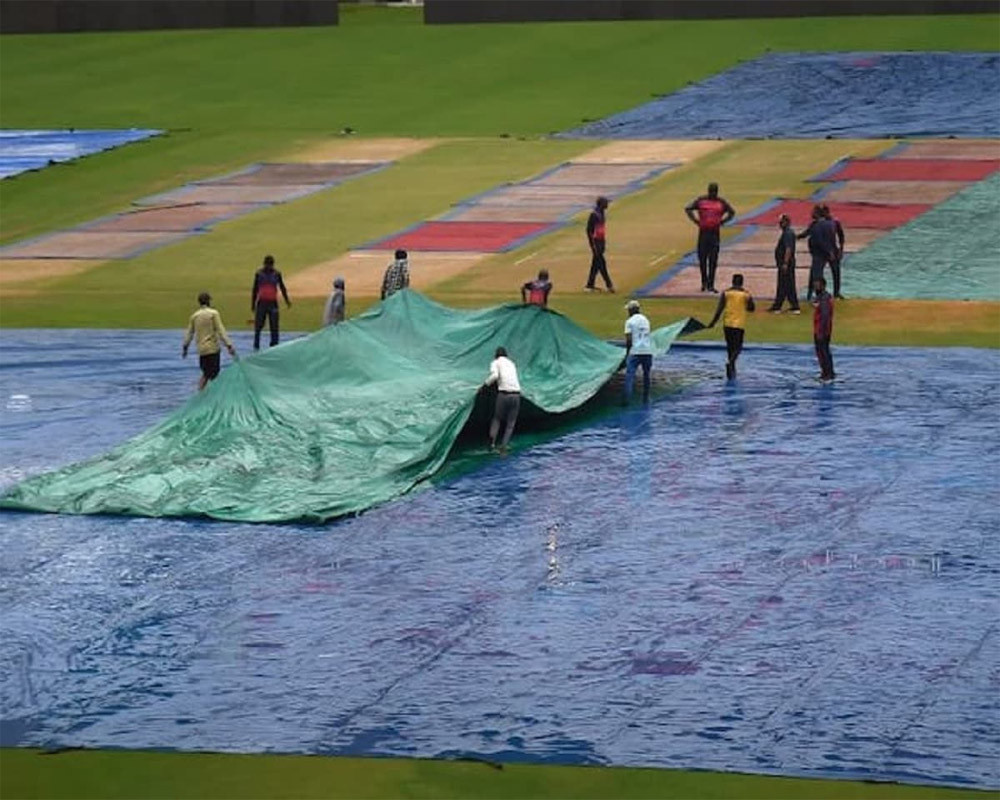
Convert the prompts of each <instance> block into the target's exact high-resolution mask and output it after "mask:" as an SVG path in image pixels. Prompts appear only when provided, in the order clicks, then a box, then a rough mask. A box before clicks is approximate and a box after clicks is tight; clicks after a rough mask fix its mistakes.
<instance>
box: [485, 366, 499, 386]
mask: <svg viewBox="0 0 1000 800" xmlns="http://www.w3.org/2000/svg"><path fill="white" fill-rule="evenodd" d="M499 380H500V367H499V365H498V364H497V362H496V359H494V360H493V363H491V364H490V374H489V375H487V376H486V381H485V382H484V385H485V386H492V385H493V384H494V383H496V382H497V381H499Z"/></svg>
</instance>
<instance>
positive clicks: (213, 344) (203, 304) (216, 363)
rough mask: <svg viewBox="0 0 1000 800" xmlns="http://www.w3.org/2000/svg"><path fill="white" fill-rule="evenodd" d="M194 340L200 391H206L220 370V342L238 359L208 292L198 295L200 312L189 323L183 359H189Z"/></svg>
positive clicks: (182, 351) (183, 347) (196, 312)
mask: <svg viewBox="0 0 1000 800" xmlns="http://www.w3.org/2000/svg"><path fill="white" fill-rule="evenodd" d="M192 339H194V342H195V347H197V348H198V362H199V364H200V365H201V379H200V380H199V381H198V391H199V392H200V391H201V390H202V389H204V388H205V387H206V386H207V385H208V382H209V381H214V380H215V378H216V376H218V374H219V369H220V366H221V365H220V361H221V358H220V349H221V348H220V346H219V341H220V340H222V342H224V343H225V345H226V349H227V350H228V351H229V355H230V356H232V357H233V358H236V348H234V347H233V343H232V341H230V339H229V334H227V333H226V328H225V326H224V325H223V324H222V317H221V316H220V315H219V312H218V311H216V310H215V309H214V308H212V297H211V295H209V293H208V292H202V293H201V294H199V295H198V310H197V311H195V312H194V313H193V314H192V315H191V319H190V320H189V321H188V329H187V335H186V336H185V337H184V345H183V346H182V347H181V357H182V358H187V354H188V347H189V346H190V345H191V340H192Z"/></svg>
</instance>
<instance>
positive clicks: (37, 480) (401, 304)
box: [0, 290, 688, 522]
mask: <svg viewBox="0 0 1000 800" xmlns="http://www.w3.org/2000/svg"><path fill="white" fill-rule="evenodd" d="M687 322H688V320H686V319H685V320H681V321H679V322H677V323H675V324H673V325H670V326H668V327H665V328H660V329H658V330H656V331H655V332H654V336H653V339H654V344H655V346H656V349H657V352H658V353H660V354H662V353H665V352H666V351H667V350H668V349H669V348H670V345H671V344H672V343H673V341H674V339H676V338H677V336H678V335H680V333H681V332H682V330H683V329H684V327H685V325H686V324H687ZM500 345H503V346H505V347H506V348H507V350H508V351H509V353H510V356H511V358H513V359H514V361H515V363H516V364H517V366H518V371H519V373H520V379H521V386H522V392H523V396H524V398H525V399H526V400H527V401H528V402H530V403H531V404H533V405H534V406H536V407H537V408H539V409H541V410H542V411H544V412H548V413H552V414H557V413H560V412H564V411H568V410H570V409H572V408H575V407H577V406H579V405H581V404H582V403H584V402H586V401H587V400H588V399H590V398H591V397H592V396H593V395H594V394H595V393H596V392H597V390H598V389H600V387H601V386H602V385H604V384H605V383H606V382H607V381H608V379H609V378H610V377H611V376H612V375H613V374H614V373H615V372H616V371H617V370H618V368H619V367H620V365H621V362H622V356H623V351H622V350H621V348H619V347H616V346H614V345H612V344H608V343H607V342H604V341H602V340H600V339H597V338H596V337H594V336H592V335H591V334H589V333H587V332H586V331H584V330H583V329H582V328H580V327H579V326H577V325H576V324H574V323H573V322H571V321H570V320H568V319H566V318H565V317H563V316H562V315H561V314H558V313H556V312H554V311H548V310H546V309H542V308H538V307H537V306H521V305H505V306H498V307H494V308H487V309H483V310H476V311H464V310H455V309H451V308H446V307H444V306H441V305H438V304H436V303H434V302H432V301H430V300H428V299H427V298H426V297H423V296H422V295H420V294H418V293H416V292H413V291H409V290H407V291H403V292H399V293H397V294H395V295H393V296H392V297H390V298H389V299H388V300H386V301H385V302H383V303H381V304H379V305H377V306H375V307H374V308H373V309H371V310H369V311H368V312H366V313H365V314H362V315H360V316H358V317H356V318H355V319H353V320H351V321H349V322H347V323H345V324H342V325H338V326H335V327H330V328H325V329H323V330H321V331H319V332H317V333H314V334H312V335H311V336H308V337H305V338H302V339H298V340H295V341H292V342H289V343H288V344H285V345H282V346H280V347H276V348H273V349H271V350H267V351H264V352H261V353H258V354H255V355H253V356H251V357H248V358H245V359H242V360H240V361H238V362H236V363H235V364H232V365H231V366H230V367H228V368H227V369H226V370H225V371H224V372H223V373H222V375H220V376H219V378H218V379H217V380H216V381H215V382H214V383H212V384H210V385H209V387H208V388H207V389H206V390H205V391H204V392H202V393H200V394H199V395H196V396H194V397H192V398H191V400H190V401H188V402H187V403H186V404H185V405H184V406H182V407H181V408H180V409H178V410H177V411H176V412H174V413H173V414H171V415H170V416H169V417H167V419H165V420H164V421H163V422H161V423H160V424H159V425H157V426H156V427H154V428H152V429H151V430H149V431H147V432H146V433H143V434H141V435H140V436H138V437H136V438H135V439H132V440H131V441H129V442H126V443H125V444H123V445H122V446H121V447H118V448H116V449H115V450H113V451H111V452H110V453H108V454H107V455H105V456H101V457H99V458H96V459H93V460H91V461H88V462H85V463H82V464H76V465H72V466H68V467H65V468H63V469H60V470H58V471H56V472H52V473H48V474H45V475H39V476H37V477H34V478H31V479H30V480H27V481H25V482H23V483H21V484H19V485H17V486H15V487H13V488H12V489H11V490H10V491H9V492H8V493H7V494H5V495H4V496H3V497H2V498H0V507H2V508H9V509H23V510H34V511H50V512H63V513H72V514H132V515H141V516H155V517H161V516H209V517H214V518H216V519H224V520H239V521H244V522H280V521H290V520H317V521H319V520H326V519H330V518H332V517H338V516H342V515H344V514H350V513H353V512H358V511H363V510H364V509H367V508H371V507H372V506H374V505H376V504H378V503H383V502H386V501H387V500H390V499H392V498H394V497H397V496H399V495H401V494H403V493H404V492H406V491H408V490H410V489H411V488H413V487H414V486H415V485H417V484H418V483H420V482H421V481H423V480H425V479H427V478H429V477H430V476H431V475H433V474H434V473H435V472H436V471H437V470H438V469H439V468H440V467H441V465H442V464H443V463H444V461H445V459H446V458H447V456H448V452H449V451H450V450H451V447H452V445H453V443H454V442H455V439H456V438H457V436H458V434H459V432H460V431H461V429H462V427H463V425H465V422H466V420H467V419H468V417H469V414H470V413H471V411H472V408H473V406H474V404H475V400H476V395H477V393H478V391H479V389H480V386H481V385H482V382H483V380H484V379H485V377H486V374H487V372H488V369H489V364H490V361H492V359H493V352H494V350H495V349H496V347H498V346H500Z"/></svg>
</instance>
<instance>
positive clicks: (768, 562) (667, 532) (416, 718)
mask: <svg viewBox="0 0 1000 800" xmlns="http://www.w3.org/2000/svg"><path fill="white" fill-rule="evenodd" d="M178 338H179V337H178V335H177V334H176V333H174V332H170V333H166V334H164V333H162V332H107V333H102V332H93V331H88V332H73V331H59V332H29V331H25V332H17V331H4V332H3V339H2V348H0V392H2V395H0V397H2V398H3V400H4V402H5V408H4V409H3V411H2V413H0V420H2V422H0V436H2V442H3V444H2V446H0V469H2V473H0V479H2V482H3V485H9V484H10V483H11V482H12V481H14V480H16V479H17V478H18V477H20V476H23V475H24V474H30V473H33V472H36V471H39V470H43V469H49V468H52V467H55V466H57V465H60V464H63V463H66V462H68V461H71V460H75V459H79V458H82V457H85V456H88V455H96V454H98V453H101V452H104V451H106V450H107V449H109V448H110V447H111V446H113V445H114V444H117V443H119V442H121V441H122V440H124V439H125V438H127V437H128V436H130V435H133V434H135V433H138V432H139V431H141V430H143V429H145V428H146V427H148V426H149V425H151V424H152V423H153V422H155V421H157V420H158V419H160V418H161V417H162V416H164V415H165V414H167V413H168V412H169V411H170V410H172V409H173V408H175V407H176V406H177V405H178V404H179V403H180V402H181V401H182V399H183V398H184V397H186V396H187V394H188V393H189V392H190V391H192V389H193V384H194V381H195V378H196V371H197V362H196V361H195V360H192V359H189V360H188V361H187V362H184V361H181V360H180V358H179V353H178V350H179V341H177V340H178ZM244 349H245V343H244ZM834 357H835V358H836V360H837V368H838V372H839V373H840V375H841V376H842V379H841V380H839V381H838V382H837V383H835V384H833V385H830V386H823V385H820V384H817V383H816V382H815V381H814V380H813V375H814V373H815V372H816V367H815V360H814V357H813V355H812V353H811V351H810V350H809V349H807V348H798V347H763V348H755V349H750V350H748V351H747V352H746V353H745V354H744V356H743V359H742V361H741V376H740V379H739V380H738V381H737V382H736V383H735V384H731V385H726V384H725V383H724V381H723V380H722V379H721V373H722V361H723V355H722V352H721V351H720V350H718V349H716V348H710V347H699V346H684V345H678V346H675V349H674V350H672V351H671V352H670V354H669V355H668V356H666V357H665V358H663V359H661V360H659V361H658V363H657V384H658V398H657V400H656V401H655V402H654V403H652V405H651V406H649V407H648V408H642V407H639V406H636V407H633V408H631V409H628V410H622V409H620V408H617V407H615V406H612V405H609V406H608V407H607V408H604V409H598V410H597V411H596V412H595V413H594V415H593V417H590V418H587V419H586V420H585V421H584V422H581V420H580V419H579V418H577V419H576V420H575V421H574V422H573V424H572V425H568V426H567V427H566V429H565V430H564V431H562V432H559V431H551V430H548V431H545V432H544V435H537V436H534V437H532V438H531V441H532V442H534V443H533V445H532V446H531V447H526V448H523V449H521V450H518V451H516V452H515V453H513V454H512V455H511V456H509V457H507V458H505V459H501V458H493V459H482V460H480V461H479V463H478V464H477V463H472V464H471V465H470V463H469V462H468V460H467V459H466V461H465V462H464V463H463V468H462V469H456V470H453V472H452V473H450V474H451V477H446V478H444V479H442V480H440V481H439V482H437V483H435V485H434V486H432V487H429V488H427V489H426V490H425V491H421V492H417V493H414V494H411V495H409V496H407V497H404V498H402V499H400V500H398V501H396V502H393V503H390V504H388V505H386V506H383V507H381V508H376V509H374V510H372V511H370V512H368V513H366V514H363V515H361V516H359V517H357V518H353V519H346V520H341V521H339V522H336V523H331V524H329V525H325V526H288V525H285V526H268V525H231V524H224V523H213V522H205V521H177V520H171V521H167V520H155V519H131V518H111V517H69V516H51V515H48V516H47V515H33V514H17V513H3V514H0V608H2V613H0V711H2V717H3V725H2V734H3V735H2V743H3V744H6V745H43V746H106V747H162V748H176V749H185V750H190V749H206V750H223V751H241V752H264V751H282V752H302V753H341V754H347V753H350V754H392V755H411V756H418V755H419V756H445V757H446V756H455V757H464V756H478V757H483V758H489V759H497V760H508V761H510V760H518V761H548V762H563V763H600V764H628V765H657V766H670V767H701V768H717V769H730V770H743V771H755V772H773V773H782V774H805V775H826V776H844V777H862V778H874V779H895V780H904V781H918V782H933V781H940V782H947V783H956V784H971V785H978V786H993V787H996V786H997V785H998V783H1000V764H998V761H997V758H996V753H997V751H998V747H1000V699H998V698H1000V631H998V619H1000V539H998V536H997V534H998V532H1000V512H998V510H997V509H998V500H1000V435H998V434H1000V414H998V413H997V390H998V385H1000V353H997V352H985V351H977V350H930V349H923V350H909V349H883V348H878V349H874V348H873V349H860V348H836V349H835V351H834ZM526 438H527V437H525V438H522V442H524V441H525V439H526ZM473 460H474V457H473Z"/></svg>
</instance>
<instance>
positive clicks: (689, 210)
mask: <svg viewBox="0 0 1000 800" xmlns="http://www.w3.org/2000/svg"><path fill="white" fill-rule="evenodd" d="M684 213H685V214H687V215H688V219H690V220H691V221H692V222H693V223H694V224H695V225H697V226H698V268H699V269H700V270H701V290H702V291H703V292H716V288H715V270H716V268H717V267H718V266H719V230H720V229H721V228H722V226H723V225H725V224H726V223H727V222H729V220H731V219H732V218H733V217H735V216H736V211H735V210H733V207H732V206H731V205H729V203H728V202H726V200H725V199H724V198H722V197H719V184H717V183H710V184H708V194H703V195H702V196H701V197H696V198H695V199H694V200H692V201H691V202H690V203H688V204H687V206H685V208H684Z"/></svg>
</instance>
